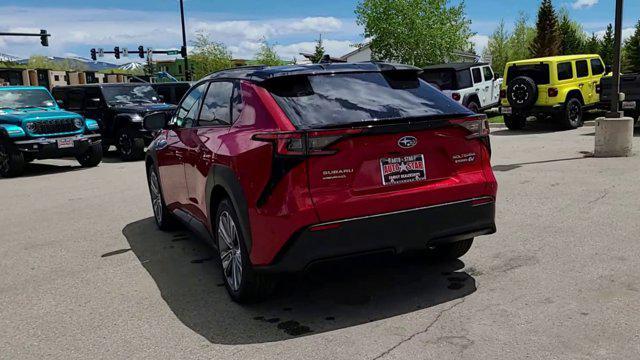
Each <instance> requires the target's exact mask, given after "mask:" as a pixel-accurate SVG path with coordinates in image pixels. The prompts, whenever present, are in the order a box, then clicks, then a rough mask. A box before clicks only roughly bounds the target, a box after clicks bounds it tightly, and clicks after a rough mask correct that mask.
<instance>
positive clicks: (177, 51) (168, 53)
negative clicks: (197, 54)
mask: <svg viewBox="0 0 640 360" xmlns="http://www.w3.org/2000/svg"><path fill="white" fill-rule="evenodd" d="M178 54H180V50H169V51H167V55H178Z"/></svg>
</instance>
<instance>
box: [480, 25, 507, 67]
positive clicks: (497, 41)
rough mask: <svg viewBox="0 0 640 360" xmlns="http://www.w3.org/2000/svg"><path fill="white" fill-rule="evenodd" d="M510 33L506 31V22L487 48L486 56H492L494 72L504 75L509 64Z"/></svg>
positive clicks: (499, 28) (495, 33)
mask: <svg viewBox="0 0 640 360" xmlns="http://www.w3.org/2000/svg"><path fill="white" fill-rule="evenodd" d="M509 38H510V36H509V33H508V32H507V30H506V27H505V24H504V20H500V24H498V27H497V28H496V30H495V31H494V32H493V34H491V37H490V38H489V44H488V45H487V47H486V48H485V54H486V55H490V56H491V62H492V66H493V70H494V71H495V72H496V73H498V74H502V72H503V71H504V68H505V66H506V65H507V62H509Z"/></svg>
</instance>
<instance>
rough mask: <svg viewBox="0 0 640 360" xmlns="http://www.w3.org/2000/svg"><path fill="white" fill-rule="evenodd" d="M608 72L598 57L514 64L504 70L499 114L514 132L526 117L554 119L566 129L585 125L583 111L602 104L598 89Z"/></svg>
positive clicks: (529, 61)
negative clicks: (549, 117)
mask: <svg viewBox="0 0 640 360" xmlns="http://www.w3.org/2000/svg"><path fill="white" fill-rule="evenodd" d="M607 72H608V67H606V66H605V64H604V62H603V61H602V59H601V58H600V56H598V55H569V56H554V57H547V58H538V59H529V60H521V61H513V62H510V63H507V65H506V67H505V72H504V73H505V79H504V83H503V85H502V89H501V91H500V105H501V107H500V112H501V113H502V114H503V115H504V123H505V125H506V126H507V127H508V128H509V129H512V130H519V129H522V128H524V127H525V125H526V122H527V117H529V116H536V117H538V118H540V117H546V116H549V115H550V116H552V117H553V119H554V120H557V121H558V122H559V123H560V124H562V125H563V126H564V127H566V128H569V129H575V128H577V127H580V126H582V123H583V117H582V116H583V110H585V109H589V108H592V107H595V106H596V105H597V104H598V102H599V101H600V94H599V93H598V92H597V91H596V86H597V85H598V84H599V83H600V79H601V78H602V77H603V76H604V75H605V74H606V73H607Z"/></svg>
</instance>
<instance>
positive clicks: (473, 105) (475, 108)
mask: <svg viewBox="0 0 640 360" xmlns="http://www.w3.org/2000/svg"><path fill="white" fill-rule="evenodd" d="M467 109H469V110H471V111H472V112H473V113H474V114H478V113H479V112H480V105H478V103H476V102H475V101H473V100H471V101H469V103H468V104H467Z"/></svg>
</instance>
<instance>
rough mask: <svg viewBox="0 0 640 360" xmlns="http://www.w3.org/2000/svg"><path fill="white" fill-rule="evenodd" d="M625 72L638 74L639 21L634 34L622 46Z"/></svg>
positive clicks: (639, 68)
mask: <svg viewBox="0 0 640 360" xmlns="http://www.w3.org/2000/svg"><path fill="white" fill-rule="evenodd" d="M624 55H625V71H626V72H634V73H640V20H638V24H637V25H636V31H635V33H634V34H633V35H632V36H631V37H630V38H629V39H628V40H627V41H626V42H625V44H624Z"/></svg>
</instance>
